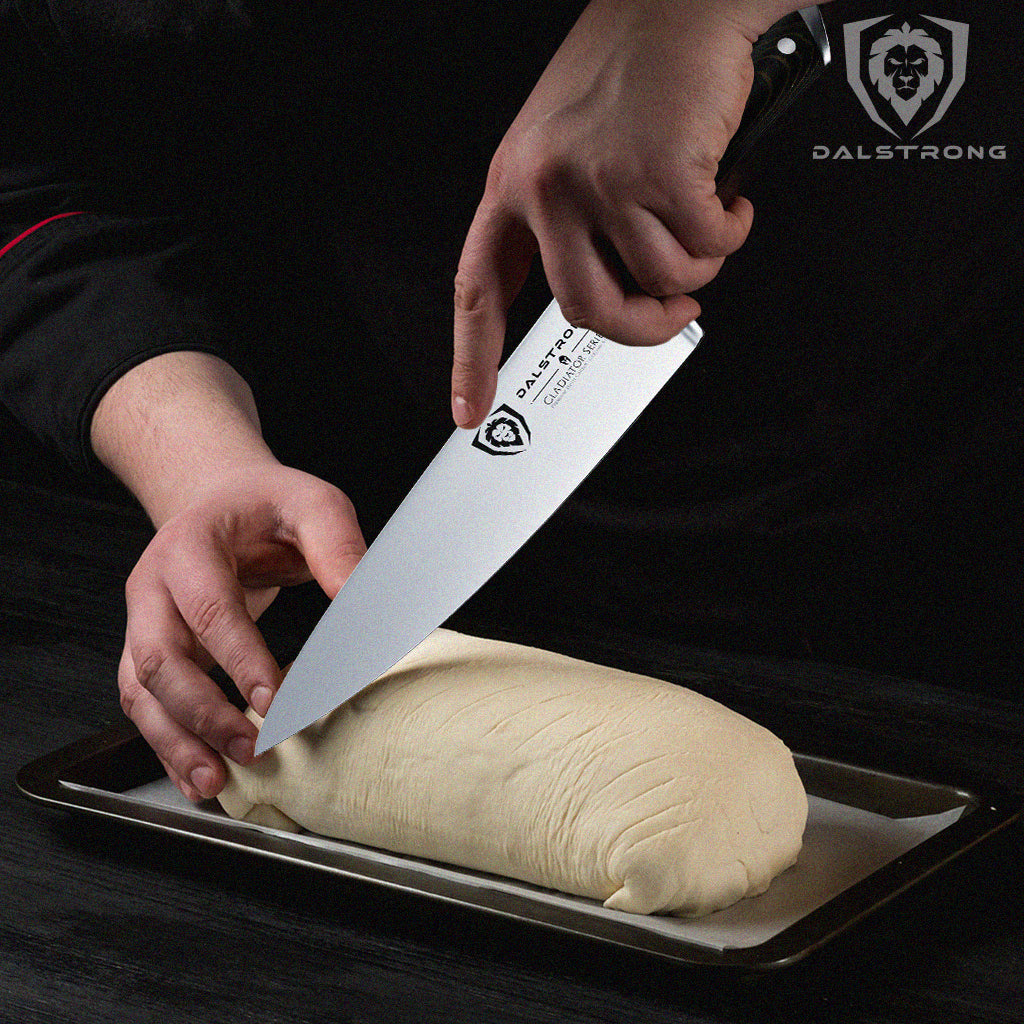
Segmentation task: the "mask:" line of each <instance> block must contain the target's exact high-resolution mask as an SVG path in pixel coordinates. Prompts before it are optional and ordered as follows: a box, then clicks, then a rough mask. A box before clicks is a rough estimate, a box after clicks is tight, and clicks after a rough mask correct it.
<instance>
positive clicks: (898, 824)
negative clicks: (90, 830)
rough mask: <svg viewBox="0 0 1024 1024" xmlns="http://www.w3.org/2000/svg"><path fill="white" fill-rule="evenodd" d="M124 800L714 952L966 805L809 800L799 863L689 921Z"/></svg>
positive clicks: (170, 796) (144, 797)
mask: <svg viewBox="0 0 1024 1024" xmlns="http://www.w3.org/2000/svg"><path fill="white" fill-rule="evenodd" d="M64 784H65V785H69V784H68V783H64ZM71 788H75V789H85V788H88V787H81V786H72V787H71ZM124 796H125V797H127V798H129V799H133V800H137V801H139V802H140V803H143V804H150V805H152V806H154V807H165V808H171V809H173V810H175V811H178V812H180V813H182V814H187V815H192V816H195V817H199V818H216V819H217V820H219V821H221V822H225V821H227V822H230V823H232V824H233V825H235V826H237V827H238V828H239V829H256V830H257V831H260V832H268V833H271V834H278V835H283V836H287V837H288V838H289V839H293V840H295V841H296V842H300V843H306V844H309V845H311V846H316V847H319V848H321V849H325V850H332V849H333V850H346V851H354V852H358V853H360V854H362V855H363V856H367V855H369V856H370V857H372V859H373V860H374V861H376V862H378V863H381V864H389V865H394V866H397V867H401V868H405V869H408V870H413V871H415V872H417V873H420V874H422V875H426V876H433V877H436V878H446V879H450V880H457V881H462V882H465V881H467V880H468V881H472V883H473V884H474V885H475V886H477V887H478V888H481V889H485V890H490V891H492V892H508V893H515V894H516V895H519V896H523V897H526V898H527V899H532V900H536V901H539V902H542V903H546V904H548V905H551V906H557V907H561V908H563V909H565V910H567V911H571V912H572V913H575V914H582V915H585V916H596V917H604V918H610V919H613V920H616V919H617V920H623V921H628V922H629V923H630V924H631V925H633V926H634V927H643V928H645V929H648V930H650V931H652V932H657V933H659V934H661V935H665V936H667V937H670V938H673V939H676V940H679V941H681V942H690V943H695V944H697V945H700V946H705V947H707V948H710V949H716V950H723V949H746V948H748V947H750V946H758V945H760V944H761V943H762V942H766V941H767V940H768V939H770V938H772V936H774V935H777V934H778V933H779V932H781V931H784V930H785V929H786V928H788V927H789V926H790V925H791V924H793V923H794V922H796V921H798V920H799V919H800V918H802V917H804V916H806V915H807V914H809V913H810V912H811V911H812V910H816V909H817V908H818V907H820V906H823V905H824V904H825V903H827V902H828V901H829V900H830V899H832V898H833V897H834V896H837V895H838V894H839V893H841V892H843V891H844V890H845V889H848V888H849V887H850V886H851V885H854V884H855V883H857V882H859V881H861V879H864V878H867V876H868V875H870V874H871V873H872V872H874V871H877V870H878V869H879V868H881V867H883V866H884V865H886V864H888V863H890V862H891V861H893V860H895V859H896V858H897V857H901V856H902V855H903V854H905V853H907V852H908V851H909V850H911V849H913V848H914V847H915V846H917V845H918V844H919V843H922V842H924V841H925V840H926V839H928V838H930V837H931V836H933V835H935V834H936V833H937V832H941V831H942V829H944V828H947V827H948V826H950V825H952V824H953V822H955V821H956V820H957V819H959V818H960V816H961V815H962V814H963V812H964V810H965V806H966V805H965V806H962V807H954V808H953V809H952V810H949V811H943V812H941V813H939V814H929V815H926V816H924V817H920V818H888V817H886V816H885V815H882V814H875V813H873V812H871V811H864V810H861V809H860V808H857V807H851V806H849V805H847V804H841V803H836V802H834V801H832V800H824V799H822V798H820V797H816V796H809V797H808V804H809V808H808V817H807V829H806V831H805V832H804V845H803V849H802V850H801V853H800V859H799V861H798V862H797V864H796V865H795V866H794V867H792V868H790V869H789V870H788V871H786V872H784V873H783V874H782V875H780V876H779V877H778V878H776V879H775V881H774V882H773V883H772V885H771V887H770V888H769V890H768V891H767V892H766V893H765V894H764V895H763V896H755V897H752V898H751V899H746V900H740V902H739V903H736V904H734V905H733V906H731V907H727V908H726V909H725V910H720V911H718V913H716V914H711V915H709V916H708V917H704V918H701V919H699V920H696V921H689V920H684V919H680V918H673V917H647V916H641V915H638V914H624V913H621V912H620V911H615V910H605V908H604V907H602V906H601V904H600V903H597V902H596V901H594V900H587V899H583V898H582V897H579V896H568V895H565V894H563V893H557V892H552V891H550V890H548V889H540V888H538V887H536V886H532V885H528V884H526V883H525V882H517V881H515V880H513V879H503V878H495V877H494V876H492V875H485V874H481V873H479V872H475V871H467V870H464V869H461V868H455V867H447V866H445V865H442V864H434V863H431V862H429V861H422V860H416V859H414V858H410V857H402V856H399V855H397V854H391V853H387V852H385V851H383V850H370V849H368V848H367V847H364V846H357V845H355V844H352V843H344V842H341V841H340V840H335V839H327V838H324V837H323V836H317V835H312V834H310V833H305V832H302V833H293V832H278V830H276V829H272V828H266V827H265V826H262V825H250V824H249V823H248V822H241V821H235V822H233V821H232V819H231V818H229V817H227V815H226V814H224V812H223V811H221V810H220V808H219V807H218V806H217V805H215V804H212V803H210V804H206V805H204V806H201V807H196V806H195V805H194V804H192V803H190V802H189V801H188V800H186V799H185V798H184V797H183V796H182V795H181V794H180V793H179V792H178V790H177V789H176V788H175V786H174V785H173V784H172V783H171V781H170V780H169V779H167V778H163V779H159V780H157V781H156V782H149V783H146V785H144V786H139V787H138V788H137V789H133V790H130V791H129V792H127V793H125V794H124Z"/></svg>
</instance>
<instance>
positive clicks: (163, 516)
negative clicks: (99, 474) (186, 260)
mask: <svg viewBox="0 0 1024 1024" xmlns="http://www.w3.org/2000/svg"><path fill="white" fill-rule="evenodd" d="M91 441H92V447H93V451H94V452H95V453H96V456H97V458H98V459H99V460H100V461H101V462H102V463H103V464H104V465H105V466H106V467H107V468H108V469H109V470H111V472H113V473H114V474H115V475H116V476H117V477H118V478H119V479H120V480H121V481H122V482H123V483H124V484H125V486H127V487H128V489H129V490H130V491H131V492H132V493H133V494H134V495H135V496H136V497H137V498H138V500H139V501H140V503H141V504H142V506H143V508H144V509H145V510H146V512H147V514H148V515H149V517H150V519H151V520H152V521H153V523H154V525H155V526H157V527H160V526H161V525H162V524H163V523H164V522H166V521H167V520H168V519H169V518H171V517H172V516H173V515H175V513H176V512H178V511H179V510H180V509H182V508H184V507H185V506H186V505H188V504H189V503H190V501H191V500H193V499H194V498H195V497H197V496H198V495H199V494H200V493H201V492H202V490H203V489H204V488H205V487H206V486H208V485H209V482H210V481H211V480H213V479H217V478H221V477H223V476H224V475H225V474H228V473H232V472H238V471H242V470H247V469H252V468H258V467H259V466H261V465H272V464H276V461H277V460H276V459H275V458H274V456H273V454H272V452H271V451H270V449H269V448H268V447H267V445H266V444H265V442H264V441H263V437H262V434H261V433H260V425H259V416H258V414H257V411H256V404H255V402H254V401H253V397H252V392H251V390H250V389H249V386H248V385H247V384H246V383H245V381H244V380H243V379H242V378H241V377H240V376H239V375H238V373H236V372H235V370H233V369H232V368H231V367H230V366H229V365H228V364H227V363H225V362H223V360H220V359H218V358H216V357H215V356H212V355H208V354H206V353H202V352H188V351H181V352H170V353H166V354H164V355H160V356H156V357H154V358H152V359H149V360H147V361H146V362H143V363H140V364H139V365H138V366H136V367H134V368H133V369H131V370H129V371H128V373H126V374H125V375H124V376H123V377H121V378H119V379H118V380H117V381H116V382H115V383H114V384H113V385H112V386H111V387H110V388H109V390H108V391H107V392H106V394H105V395H104V396H103V398H102V400H101V401H100V403H99V405H98V407H97V409H96V412H95V414H94V416H93V419H92V425H91Z"/></svg>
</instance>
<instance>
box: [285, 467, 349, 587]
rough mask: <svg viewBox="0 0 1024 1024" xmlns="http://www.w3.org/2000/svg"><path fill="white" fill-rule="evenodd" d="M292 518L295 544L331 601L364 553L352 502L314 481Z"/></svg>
mask: <svg viewBox="0 0 1024 1024" xmlns="http://www.w3.org/2000/svg"><path fill="white" fill-rule="evenodd" d="M318 483H319V484H320V488H319V490H318V492H317V493H316V494H315V495H313V496H308V495H307V496H306V500H305V501H304V503H303V505H302V511H301V512H300V514H299V515H298V516H297V517H296V521H295V544H296V547H298V549H299V551H300V552H301V554H302V557H303V558H304V559H305V560H306V565H307V566H308V567H309V571H310V572H311V573H312V574H313V578H314V579H315V580H316V581H317V583H319V584H320V588H321V589H322V590H323V592H324V593H325V594H326V595H327V596H328V597H329V598H330V599H331V600H332V601H333V600H334V597H335V595H336V594H337V593H338V591H339V590H341V586H342V584H343V583H344V582H345V580H347V579H348V577H349V575H350V574H351V572H352V570H353V569H354V568H355V567H356V565H357V563H358V562H359V559H360V558H362V557H363V555H364V554H366V541H365V540H363V533H362V530H360V528H359V520H358V519H357V518H356V510H355V508H354V507H353V505H352V502H351V501H349V499H348V498H347V497H346V496H345V495H344V494H343V493H342V492H341V491H340V490H338V488H337V487H332V486H331V485H330V484H327V483H323V482H322V481H318Z"/></svg>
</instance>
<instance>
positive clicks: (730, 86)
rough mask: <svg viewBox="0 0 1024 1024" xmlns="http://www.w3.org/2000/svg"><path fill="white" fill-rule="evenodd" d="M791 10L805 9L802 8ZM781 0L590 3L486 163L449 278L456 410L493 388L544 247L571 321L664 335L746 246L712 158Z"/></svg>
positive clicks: (634, 335) (742, 225) (738, 109)
mask: <svg viewBox="0 0 1024 1024" xmlns="http://www.w3.org/2000/svg"><path fill="white" fill-rule="evenodd" d="M792 6H793V7H795V6H796V5H795V4H793V5H792ZM785 10H786V5H785V2H784V0H782V2H772V0H720V2H717V3H708V2H707V0H630V2H624V0H592V2H591V3H590V5H589V6H588V7H587V8H586V10H585V11H584V12H583V15H582V16H581V17H580V19H579V21H578V22H577V23H576V25H575V26H574V27H573V29H572V31H571V32H570V33H569V35H568V36H567V37H566V39H565V41H564V43H563V44H562V46H561V47H560V49H559V50H558V52H557V53H556V54H555V56H554V58H553V59H552V61H551V63H550V64H549V65H548V67H547V69H546V70H545V72H544V74H543V75H542V76H541V78H540V80H539V82H538V83H537V86H536V87H535V89H534V90H533V92H532V93H531V95H530V97H529V99H528V100H527V101H526V104H525V106H524V107H523V108H522V110H521V112H520V113H519V115H518V116H517V117H516V119H515V121H514V122H513V124H512V126H511V128H510V129H509V131H508V133H507V134H506V136H505V138H504V139H503V141H502V143H501V145H500V146H499V147H498V151H497V153H496V154H495V156H494V159H493V160H492V162H491V166H490V171H489V173H488V177H487V185H486V189H485V192H484V196H483V199H482V201H481V203H480V206H479V208H478V209H477V212H476V216H475V218H474V219H473V223H472V225H471V227H470V229H469V233H468V236H467V238H466V243H465V246H464V248H463V252H462V257H461V260H460V262H459V269H458V273H457V275H456V278H455V354H454V366H453V373H452V415H453V417H454V419H455V422H456V423H457V424H458V425H459V426H463V427H472V426H476V425H478V424H479V423H480V421H481V420H482V419H483V417H484V416H485V415H486V414H487V412H488V410H489V408H490V405H491V402H492V401H493V398H494V389H495V382H496V376H497V367H498V362H499V359H500V357H501V351H502V345H503V343H504V334H505V322H506V319H505V318H506V311H507V309H508V307H509V306H510V305H511V303H512V301H513V300H514V299H515V297H516V295H517V294H518V292H519V290H520V289H521V288H522V285H523V283H524V281H525V278H526V275H527V273H528V271H529V268H530V264H531V262H532V261H533V258H534V256H535V255H536V253H537V252H538V251H539V253H540V256H541V260H542V262H543V266H544V271H545V274H546V276H547V280H548V283H549V285H550V286H551V290H552V293H553V294H554V296H555V298H556V299H557V301H558V304H559V306H560V308H561V311H562V315H563V316H564V317H565V318H566V319H567V320H568V321H569V322H570V323H572V324H574V325H576V326H579V327H586V328H589V329H591V330H594V331H596V332H598V333H599V334H603V335H605V336H606V337H609V338H611V339H613V340H614V341H618V342H622V343H624V344H631V345H649V344H657V343H660V342H664V341H667V340H668V339H669V338H670V337H672V336H673V335H675V334H677V333H678V332H679V331H680V330H682V328H683V327H685V326H686V324H688V323H689V322H690V321H691V320H693V319H694V318H695V317H696V316H697V314H698V313H699V306H698V304H697V302H696V301H695V300H694V299H693V298H692V297H691V296H690V294H689V293H690V292H692V291H694V290H695V289H697V288H699V287H701V286H702V285H704V284H706V283H707V282H708V281H710V280H711V279H712V278H713V277H714V276H715V274H716V273H717V272H718V270H719V268H720V267H721V265H722V263H723V261H724V258H725V257H726V256H728V255H729V254H730V253H732V252H734V251H735V250H736V249H738V248H739V247H740V245H742V243H743V241H744V239H745V238H746V236H747V232H748V231H749V229H750V225H751V221H752V219H753V207H752V206H751V204H750V203H749V202H748V201H747V200H746V199H743V198H741V197H736V198H735V199H733V200H732V201H731V202H730V203H729V204H728V206H723V204H722V202H721V200H720V199H719V197H718V195H717V194H716V191H715V173H716V170H717V167H718V161H719V159H720V158H721V156H722V154H723V153H724V152H725V149H726V146H727V144H728V142H729V140H730V138H731V137H732V136H733V134H734V133H735V131H736V128H737V127H738V125H739V122H740V118H741V116H742V113H743V108H744V104H745V102H746V98H747V96H748V94H749V92H750V85H751V82H752V79H753V65H752V63H751V59H750V55H751V48H752V44H753V42H754V40H756V38H757V37H758V35H760V34H761V33H762V32H763V31H764V30H765V29H766V28H768V26H769V25H770V24H772V23H773V22H774V21H775V20H777V18H778V17H780V16H781V15H782V14H783V13H785Z"/></svg>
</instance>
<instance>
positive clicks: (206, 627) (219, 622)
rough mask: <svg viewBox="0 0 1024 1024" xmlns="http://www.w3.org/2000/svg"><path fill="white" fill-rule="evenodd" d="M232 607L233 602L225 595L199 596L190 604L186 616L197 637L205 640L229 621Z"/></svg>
mask: <svg viewBox="0 0 1024 1024" xmlns="http://www.w3.org/2000/svg"><path fill="white" fill-rule="evenodd" d="M232 607H233V605H232V602H231V601H230V600H229V599H228V598H226V597H224V596H223V595H220V594H199V595H198V596H197V597H195V598H193V600H192V601H191V602H190V604H189V606H188V608H187V609H186V614H187V618H188V621H189V622H190V623H191V625H192V628H193V629H194V630H195V632H196V635H197V636H198V637H199V638H200V639H205V638H207V637H209V636H210V635H211V634H212V633H214V632H217V631H218V630H219V629H221V627H222V626H223V625H224V623H226V622H227V621H229V619H230V617H231V612H232Z"/></svg>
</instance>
